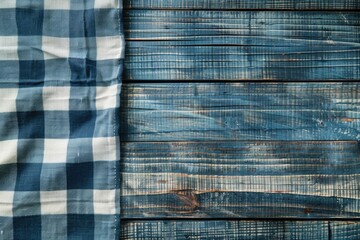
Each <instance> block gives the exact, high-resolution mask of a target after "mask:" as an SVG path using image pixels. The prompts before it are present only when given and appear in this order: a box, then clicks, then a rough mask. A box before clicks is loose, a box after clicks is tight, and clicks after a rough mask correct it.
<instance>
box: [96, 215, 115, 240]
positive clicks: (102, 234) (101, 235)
mask: <svg viewBox="0 0 360 240" xmlns="http://www.w3.org/2000/svg"><path fill="white" fill-rule="evenodd" d="M94 217H95V223H96V224H95V229H94V232H95V237H94V239H116V236H115V231H106V229H114V228H115V224H114V222H113V221H109V216H108V215H100V214H98V215H95V216H94ZM113 219H115V215H114V216H113ZM118 219H119V218H118Z"/></svg>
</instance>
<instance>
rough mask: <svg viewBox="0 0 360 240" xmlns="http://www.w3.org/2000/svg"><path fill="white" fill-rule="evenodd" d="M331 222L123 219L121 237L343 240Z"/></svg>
mask: <svg viewBox="0 0 360 240" xmlns="http://www.w3.org/2000/svg"><path fill="white" fill-rule="evenodd" d="M328 224H329V223H328V222H326V221H320V222H319V221H318V222H315V221H309V222H299V221H297V222H295V221H294V222H285V221H284V222H281V221H273V222H270V221H146V222H145V221H137V222H134V221H130V222H128V221H127V222H124V223H123V226H122V230H121V234H122V237H121V239H174V240H180V239H184V240H185V239H219V240H220V239H241V240H259V239H264V240H265V239H269V240H271V239H272V240H293V239H296V240H320V239H327V240H328V239H329V240H331V239H339V240H340V239H341V238H329V233H328ZM349 235H350V234H345V236H349ZM346 239H355V238H346Z"/></svg>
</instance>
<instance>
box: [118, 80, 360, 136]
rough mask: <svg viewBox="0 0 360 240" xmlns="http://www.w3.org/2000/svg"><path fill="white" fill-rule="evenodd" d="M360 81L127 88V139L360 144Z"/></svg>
mask: <svg viewBox="0 0 360 240" xmlns="http://www.w3.org/2000/svg"><path fill="white" fill-rule="evenodd" d="M359 89H360V83H358V82H352V83H227V84H225V83H212V84H211V83H172V84H145V83H144V84H128V85H124V88H123V98H122V101H123V103H122V106H123V111H122V113H121V114H122V115H121V119H122V120H123V122H122V140H123V141H192V140H216V141H220V140H359V139H360V120H359V119H360V112H359V108H360V105H359V100H358V99H359V94H360V92H359Z"/></svg>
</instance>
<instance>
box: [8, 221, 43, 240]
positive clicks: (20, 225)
mask: <svg viewBox="0 0 360 240" xmlns="http://www.w3.org/2000/svg"><path fill="white" fill-rule="evenodd" d="M13 231H14V236H13V237H14V239H19V240H20V239H26V240H38V239H41V216H40V215H36V216H24V217H14V218H13Z"/></svg>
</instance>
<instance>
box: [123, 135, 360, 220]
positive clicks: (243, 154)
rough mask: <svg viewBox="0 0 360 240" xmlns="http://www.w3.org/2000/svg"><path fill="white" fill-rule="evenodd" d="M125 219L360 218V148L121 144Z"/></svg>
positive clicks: (314, 144) (270, 143)
mask: <svg viewBox="0 0 360 240" xmlns="http://www.w3.org/2000/svg"><path fill="white" fill-rule="evenodd" d="M122 159H123V161H122V166H121V169H122V186H123V187H122V198H121V199H122V217H123V218H149V219H150V218H161V217H178V218H185V217H189V218H194V217H195V218H213V217H215V218H219V217H220V218H224V217H228V218H282V217H287V218H334V217H335V218H336V217H339V218H346V217H360V207H359V206H360V191H359V186H360V185H359V183H360V167H359V164H360V161H359V160H360V148H359V145H358V143H357V142H355V141H354V142H349V141H346V142H319V141H317V142H306V141H301V142H290V141H281V142H274V141H262V142H243V141H238V142H154V143H147V142H136V143H135V142H134V143H123V145H122Z"/></svg>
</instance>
